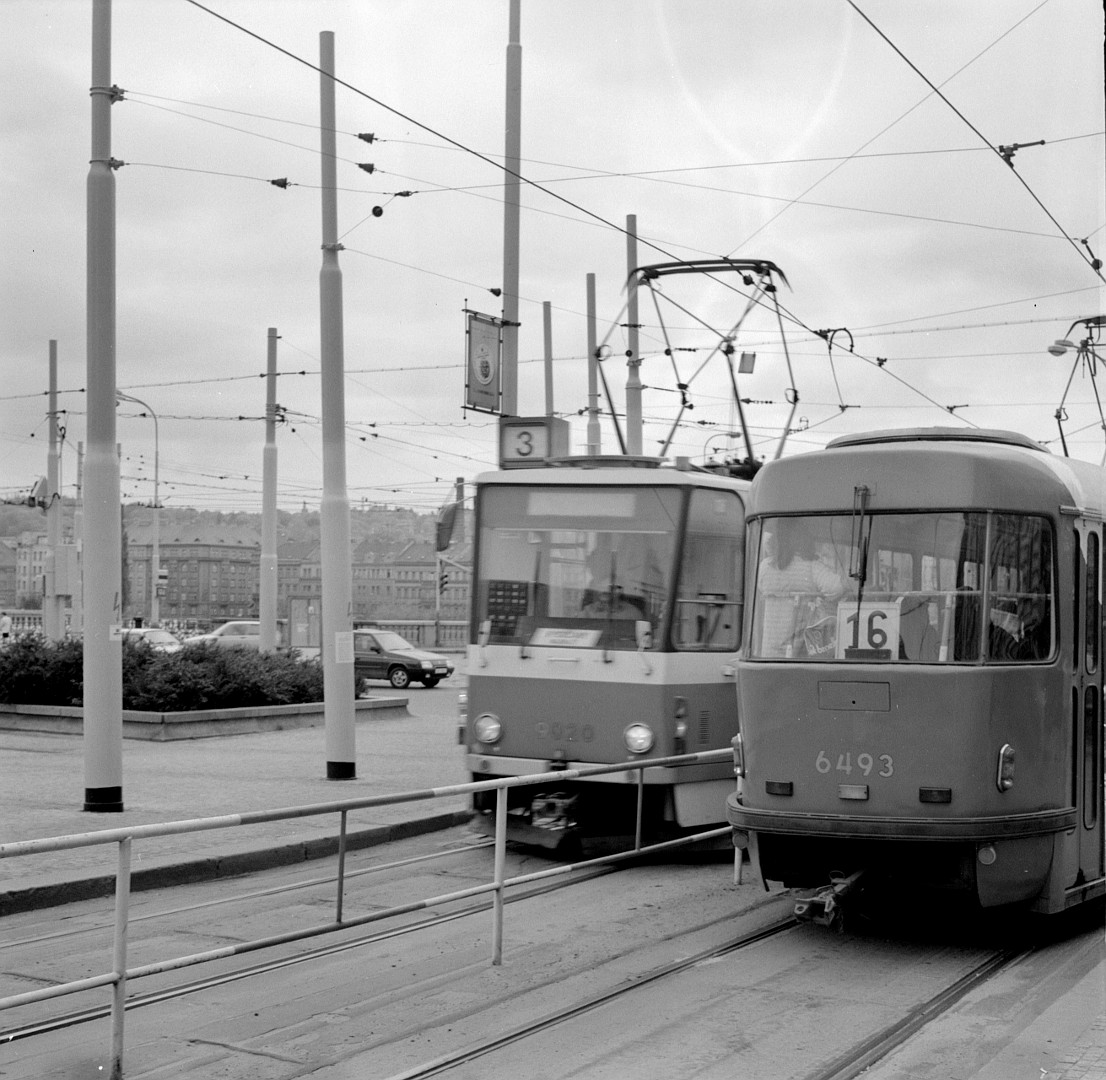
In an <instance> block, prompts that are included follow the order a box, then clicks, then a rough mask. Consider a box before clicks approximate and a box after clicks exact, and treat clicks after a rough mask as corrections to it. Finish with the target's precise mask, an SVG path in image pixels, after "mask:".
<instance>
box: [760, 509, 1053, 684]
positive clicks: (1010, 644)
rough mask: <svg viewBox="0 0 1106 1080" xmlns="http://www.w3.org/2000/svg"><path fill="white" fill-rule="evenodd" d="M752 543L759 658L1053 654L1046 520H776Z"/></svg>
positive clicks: (1022, 658)
mask: <svg viewBox="0 0 1106 1080" xmlns="http://www.w3.org/2000/svg"><path fill="white" fill-rule="evenodd" d="M752 541H753V546H752V548H751V550H753V551H757V552H758V554H757V561H756V564H755V566H756V579H755V581H756V583H755V591H754V596H753V615H752V636H751V640H750V643H749V656H750V657H751V658H753V659H802V660H806V661H810V660H834V661H850V660H851V661H863V662H879V661H900V662H908V663H980V662H984V661H986V662H993V663H1025V662H1033V661H1043V660H1047V659H1048V658H1049V657H1050V656H1051V655H1052V651H1053V635H1054V631H1053V610H1054V603H1053V589H1054V586H1053V571H1052V562H1053V559H1052V551H1053V541H1052V528H1051V526H1050V524H1049V523H1048V521H1047V520H1046V519H1044V518H1040V517H1034V516H1030V515H1019V514H1000V513H986V512H979V513H954V512H947V513H939V512H930V513H915V514H878V513H874V514H867V515H865V516H864V518H863V520H862V521H860V522H859V524H858V521H857V518H856V516H855V515H851V514H842V515H819V516H805V517H798V516H794V517H775V518H764V519H761V520H759V521H757V522H756V523H755V524H754V526H753V529H752ZM865 554H866V558H864V555H865Z"/></svg>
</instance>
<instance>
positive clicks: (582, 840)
mask: <svg viewBox="0 0 1106 1080" xmlns="http://www.w3.org/2000/svg"><path fill="white" fill-rule="evenodd" d="M474 779H479V780H487V779H489V777H487V776H479V777H474ZM495 804H496V793H495V792H494V791H483V792H477V793H475V795H474V797H473V810H474V811H475V820H474V823H475V825H476V827H477V828H479V829H480V830H481V831H482V832H485V833H487V835H489V836H493V835H494V834H495ZM637 812H638V788H637V786H636V785H625V784H596V783H580V782H579V781H566V782H563V783H559V784H558V783H556V782H553V783H551V784H550V785H549V786H548V787H546V786H542V787H516V788H508V790H507V839H508V840H511V841H513V842H515V843H520V844H526V845H528V846H531V847H541V848H545V849H547V850H549V851H553V852H556V854H557V855H558V856H562V857H575V856H576V855H586V856H592V855H599V854H604V853H608V852H613V851H624V850H627V849H629V848H631V847H633V845H634V842H635V838H636V836H637ZM703 828H705V826H698V827H684V826H681V825H680V824H679V822H678V821H677V818H676V805H675V796H674V792H673V789H672V788H671V787H669V786H651V785H646V786H645V787H643V788H642V793H641V842H642V844H643V845H644V844H649V843H657V842H660V841H664V840H673V839H676V838H677V837H680V836H686V835H691V834H694V833H696V832H700V831H702V829H703ZM728 847H729V844H728V841H727V838H726V837H725V836H723V837H721V838H719V839H717V840H715V841H712V842H704V843H702V844H696V845H694V846H693V847H692V848H691V849H692V850H695V851H703V850H711V851H725V850H726V849H727V848H728Z"/></svg>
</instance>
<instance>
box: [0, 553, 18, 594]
mask: <svg viewBox="0 0 1106 1080" xmlns="http://www.w3.org/2000/svg"><path fill="white" fill-rule="evenodd" d="M17 547H18V543H17V542H16V541H15V540H13V539H8V538H0V608H6V609H10V608H13V607H15V606H16V602H15V601H16V596H17V594H18V589H17V588H16V585H15V577H16V574H15V564H16V549H17Z"/></svg>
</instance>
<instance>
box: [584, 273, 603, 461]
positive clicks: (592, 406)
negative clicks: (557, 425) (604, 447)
mask: <svg viewBox="0 0 1106 1080" xmlns="http://www.w3.org/2000/svg"><path fill="white" fill-rule="evenodd" d="M587 305H588V306H587V322H588V454H589V455H595V454H598V453H600V445H599V438H600V436H599V357H598V355H597V352H598V346H597V344H596V343H597V341H598V336H597V334H596V328H595V275H594V274H588V276H587Z"/></svg>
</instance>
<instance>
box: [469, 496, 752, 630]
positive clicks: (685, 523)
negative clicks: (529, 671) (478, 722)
mask: <svg viewBox="0 0 1106 1080" xmlns="http://www.w3.org/2000/svg"><path fill="white" fill-rule="evenodd" d="M477 518H478V532H479V540H478V543H479V555H478V565H477V568H476V580H475V583H474V596H475V609H474V615H475V625H476V627H477V628H478V629H479V630H480V631H481V633H482V634H484V635H486V640H487V641H488V642H490V643H491V644H512V643H514V644H519V645H557V646H564V647H569V648H572V647H576V648H586V647H602V648H606V649H639V648H645V649H654V650H655V649H662V648H665V647H666V645H665V642H666V640H671V642H672V647H675V648H686V649H729V650H733V649H736V648H737V644H738V641H739V635H740V624H741V605H740V595H739V594H740V589H741V585H742V580H741V579H742V562H741V551H742V548H743V544H744V514H743V508H742V505H741V501H740V500H739V498H738V497H737V495H736V494H735V493H732V492H728V491H719V490H706V489H702V490H696V491H694V492H692V494H691V497H690V499H689V498H688V497H687V492H686V490H684V489H681V488H677V487H662V486H656V487H652V486H626V487H619V486H613V485H605V486H602V487H600V486H595V485H585V484H580V485H565V486H557V487H550V486H547V485H534V486H532V487H528V486H525V485H517V486H515V485H511V486H506V485H504V486H498V485H496V486H489V487H487V488H485V489H484V490H483V491H482V492H481V495H480V498H479V500H478V507H477ZM678 558H682V565H677V560H678ZM677 582H679V583H680V584H679V594H678V595H677V594H676V592H675V590H676V589H677ZM685 593H686V595H684V594H685ZM673 623H675V625H674V626H672V624H673ZM670 627H671V629H670ZM666 635H667V636H666Z"/></svg>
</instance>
